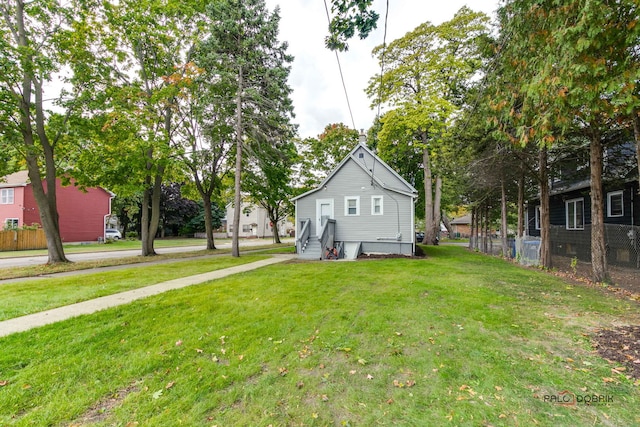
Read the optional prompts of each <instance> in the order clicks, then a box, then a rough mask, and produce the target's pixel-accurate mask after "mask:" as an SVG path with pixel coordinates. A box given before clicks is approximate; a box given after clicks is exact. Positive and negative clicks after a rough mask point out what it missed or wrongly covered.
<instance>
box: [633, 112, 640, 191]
mask: <svg viewBox="0 0 640 427" xmlns="http://www.w3.org/2000/svg"><path fill="white" fill-rule="evenodd" d="M633 136H634V138H635V140H636V163H637V165H638V182H639V184H640V111H638V110H636V109H634V110H633ZM639 191H640V190H639Z"/></svg>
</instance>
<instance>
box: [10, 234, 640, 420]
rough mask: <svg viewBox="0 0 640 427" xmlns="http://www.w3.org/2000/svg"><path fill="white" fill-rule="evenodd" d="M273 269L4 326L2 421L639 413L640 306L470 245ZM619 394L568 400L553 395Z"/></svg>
mask: <svg viewBox="0 0 640 427" xmlns="http://www.w3.org/2000/svg"><path fill="white" fill-rule="evenodd" d="M427 251H428V255H429V256H428V258H427V259H425V260H416V259H389V260H371V261H360V262H294V263H289V264H286V265H275V266H270V267H265V268H262V269H259V270H255V271H252V272H248V273H243V274H239V275H236V276H232V277H228V278H225V279H222V280H218V281H214V282H211V283H207V284H202V285H196V286H193V287H190V288H188V289H183V290H179V291H172V292H168V293H166V294H163V295H160V296H156V297H152V298H149V299H146V300H143V301H138V302H135V303H133V304H129V305H127V306H123V307H118V308H115V309H111V310H106V311H103V312H99V313H96V314H95V315H91V316H83V317H81V318H76V319H73V320H70V321H65V322H61V323H58V324H55V325H50V326H46V327H43V328H39V329H36V330H33V331H29V332H25V333H21V334H15V335H12V336H9V337H5V338H3V339H0V347H2V348H3V349H10V351H1V352H0V384H2V386H0V425H8V426H14V425H15V426H26V425H83V424H91V425H96V426H110V425H189V426H211V425H225V426H245V425H261V426H262V425H265V426H266V425H270V424H271V425H309V426H325V425H343V426H348V425H350V426H355V425H415V426H418V425H420V426H421V425H455V426H479V425H496V426H498V425H507V426H511V425H513V426H515V425H539V426H576V425H638V424H639V423H640V416H639V415H638V413H637V408H638V406H639V405H640V392H639V390H638V388H639V387H638V383H637V382H635V383H634V381H633V380H632V379H629V378H627V377H626V375H625V374H624V371H622V370H620V369H619V368H620V367H619V366H617V365H615V364H610V363H608V362H607V361H605V360H603V359H602V358H600V357H598V356H597V354H596V353H595V352H594V351H593V349H592V348H591V340H590V334H591V333H592V332H593V331H594V330H595V329H596V328H600V327H606V326H611V325H614V324H625V323H631V322H636V323H637V321H638V314H639V313H638V306H637V305H636V304H635V303H631V302H629V301H623V300H618V299H615V298H612V297H610V296H607V295H605V294H603V293H601V292H600V291H598V290H596V289H591V288H582V287H579V286H573V285H568V284H566V283H564V282H562V281H561V280H559V279H557V278H555V277H551V276H549V275H547V274H544V273H541V272H538V271H535V270H529V269H524V268H520V267H517V266H515V265H512V264H509V263H507V262H504V261H502V260H499V259H495V258H490V257H486V256H483V255H479V254H474V253H470V252H467V251H465V250H464V249H462V248H453V247H437V248H428V250H427ZM565 390H566V391H567V393H572V394H573V395H576V396H584V395H597V396H607V397H609V396H610V397H611V401H607V402H603V403H598V404H591V405H587V404H585V403H583V402H581V403H577V404H576V405H574V406H562V405H559V404H557V403H554V402H551V401H550V400H549V398H548V397H549V396H558V395H559V394H560V393H562V392H563V391H565Z"/></svg>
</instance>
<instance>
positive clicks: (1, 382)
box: [0, 381, 9, 387]
mask: <svg viewBox="0 0 640 427" xmlns="http://www.w3.org/2000/svg"><path fill="white" fill-rule="evenodd" d="M7 384H9V381H0V387H4V386H6V385H7Z"/></svg>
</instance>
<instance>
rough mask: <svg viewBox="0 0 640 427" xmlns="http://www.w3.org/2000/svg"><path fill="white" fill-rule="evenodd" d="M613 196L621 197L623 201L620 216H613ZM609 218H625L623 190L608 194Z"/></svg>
mask: <svg viewBox="0 0 640 427" xmlns="http://www.w3.org/2000/svg"><path fill="white" fill-rule="evenodd" d="M613 196H620V198H621V199H622V200H621V202H622V213H621V214H620V215H612V214H611V198H612V197H613ZM607 216H608V217H609V218H619V217H622V216H624V191H622V190H618V191H612V192H610V193H607Z"/></svg>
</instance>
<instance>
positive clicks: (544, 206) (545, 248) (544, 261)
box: [538, 147, 551, 268]
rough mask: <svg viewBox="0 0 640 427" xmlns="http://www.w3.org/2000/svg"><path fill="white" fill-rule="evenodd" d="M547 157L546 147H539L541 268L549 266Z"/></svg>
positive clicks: (549, 235) (549, 224) (549, 225)
mask: <svg viewBox="0 0 640 427" xmlns="http://www.w3.org/2000/svg"><path fill="white" fill-rule="evenodd" d="M547 159H548V153H547V148H546V147H541V148H540V152H539V153H538V169H539V176H538V179H539V181H540V182H539V184H540V266H542V267H543V268H551V219H550V217H549V177H548V172H547V167H548V165H547Z"/></svg>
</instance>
